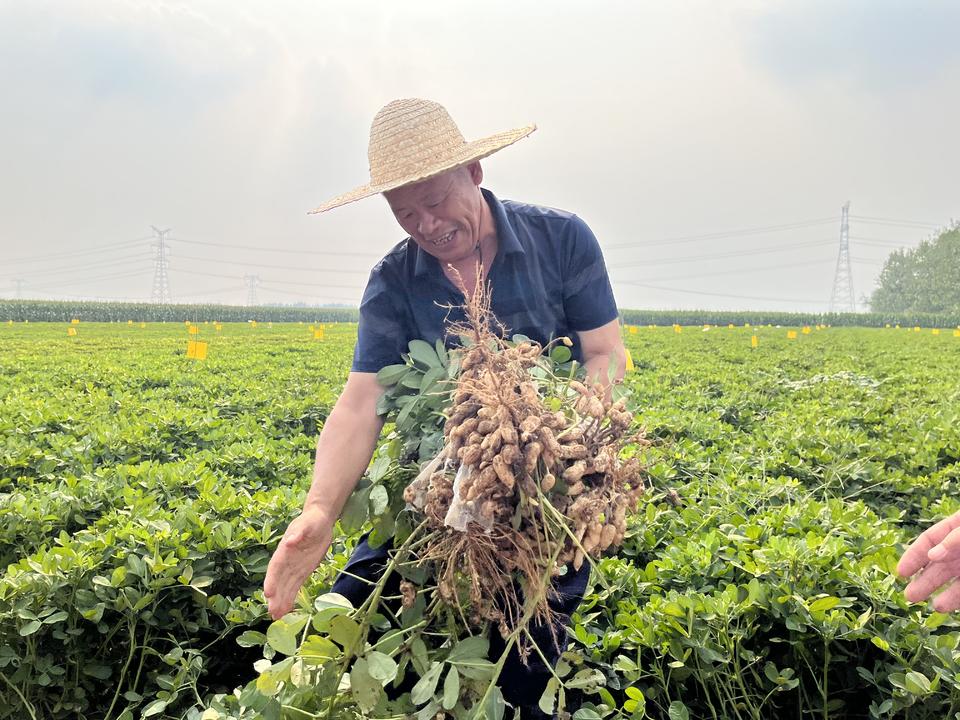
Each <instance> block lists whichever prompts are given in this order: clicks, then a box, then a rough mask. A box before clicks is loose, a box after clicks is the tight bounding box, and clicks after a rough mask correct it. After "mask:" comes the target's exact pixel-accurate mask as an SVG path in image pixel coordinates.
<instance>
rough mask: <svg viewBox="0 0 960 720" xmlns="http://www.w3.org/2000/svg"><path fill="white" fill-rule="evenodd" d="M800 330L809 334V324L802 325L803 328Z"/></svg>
mask: <svg viewBox="0 0 960 720" xmlns="http://www.w3.org/2000/svg"><path fill="white" fill-rule="evenodd" d="M801 332H803V334H804V335H809V334H810V326H809V325H804V326H803V330H802V331H801Z"/></svg>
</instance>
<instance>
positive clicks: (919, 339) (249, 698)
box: [0, 319, 960, 720]
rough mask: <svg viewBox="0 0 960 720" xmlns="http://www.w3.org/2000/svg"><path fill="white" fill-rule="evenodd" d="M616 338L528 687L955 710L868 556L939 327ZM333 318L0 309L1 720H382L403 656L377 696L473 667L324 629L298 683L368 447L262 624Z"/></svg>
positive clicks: (917, 479)
mask: <svg viewBox="0 0 960 720" xmlns="http://www.w3.org/2000/svg"><path fill="white" fill-rule="evenodd" d="M191 327H192V328H195V329H194V330H191V329H190V328H191ZM321 328H322V329H321ZM70 330H72V331H73V332H72V333H68V331H70ZM318 330H319V332H318ZM623 332H624V335H623V337H624V341H625V344H626V346H627V348H628V349H629V350H630V353H631V356H632V360H633V365H634V367H633V369H632V370H631V371H630V372H629V373H628V374H627V377H626V379H625V383H624V385H625V387H626V389H627V390H628V391H629V394H628V396H627V405H628V408H629V409H630V410H631V411H632V412H633V413H634V415H635V418H636V422H637V425H638V428H639V427H640V426H642V427H643V428H645V429H646V433H647V437H648V439H649V440H650V441H651V444H650V445H649V446H648V447H643V448H640V449H638V451H637V452H639V453H640V454H641V460H642V462H643V463H644V465H645V466H646V468H647V472H648V474H649V487H648V488H647V491H646V493H645V494H644V496H643V497H642V498H641V500H640V504H639V509H638V511H637V512H636V513H634V514H633V515H632V516H630V517H629V518H628V520H627V531H626V533H625V537H624V539H623V545H622V547H621V548H620V549H619V550H618V551H617V553H616V554H615V555H608V556H606V557H604V558H603V559H602V560H600V561H599V562H597V564H596V566H595V568H594V570H593V573H592V576H591V583H590V586H589V587H588V592H587V596H586V598H585V600H584V602H583V603H582V604H581V606H580V608H579V611H578V613H577V614H575V615H574V617H573V618H571V622H570V626H569V630H568V632H569V636H570V643H569V647H568V650H567V652H566V653H565V655H564V657H563V660H562V661H561V663H560V665H559V666H558V667H557V668H556V676H555V677H554V679H553V680H552V681H551V683H550V685H549V686H548V687H547V691H546V692H545V693H544V696H543V698H542V699H541V703H540V704H541V708H542V709H543V710H544V711H545V712H548V713H553V712H559V713H560V714H561V717H572V718H574V719H576V720H592V719H595V718H643V717H650V718H670V720H682V719H684V718H713V719H719V718H738V719H740V718H743V719H750V720H760V719H762V718H797V720H803V719H804V718H895V717H896V718H899V717H909V718H912V719H919V718H945V717H951V718H954V717H960V622H958V621H957V619H956V618H955V617H953V616H948V615H941V614H937V613H934V612H933V611H932V610H931V609H930V608H929V607H928V606H925V605H916V606H911V605H908V604H907V603H905V601H904V600H903V597H902V588H903V583H902V582H901V581H900V580H898V579H897V578H896V577H895V574H894V568H895V565H896V561H897V559H898V557H899V555H900V552H901V551H902V548H903V546H904V545H905V544H906V543H908V542H910V541H911V540H912V539H913V538H914V537H915V536H916V535H917V534H918V533H919V532H920V531H921V530H922V529H924V528H926V527H928V526H929V525H930V524H931V523H933V522H935V521H937V520H939V519H941V518H942V517H944V516H945V515H947V514H949V513H952V512H954V511H956V510H957V509H958V508H960V488H958V481H960V337H957V335H958V333H957V332H954V331H953V330H950V329H944V330H941V331H937V332H934V331H933V330H932V329H930V328H921V329H916V330H915V329H914V328H913V327H910V328H906V327H904V328H897V327H890V328H872V329H864V328H848V327H844V328H839V327H821V326H816V327H814V328H807V329H804V328H802V327H800V326H796V327H787V326H783V327H771V326H767V325H764V326H753V327H745V326H744V325H743V324H738V325H737V326H735V327H731V326H728V325H725V324H724V325H719V326H710V327H702V326H683V327H680V326H675V327H670V326H646V325H644V326H639V327H637V326H626V327H624V330H623ZM355 338H356V326H355V325H354V324H352V323H326V324H324V325H319V324H315V325H310V324H309V322H307V321H304V322H302V323H297V322H291V323H280V322H274V323H270V322H266V321H261V322H259V323H252V322H247V323H223V324H222V325H221V324H219V323H215V322H213V320H212V319H211V321H210V322H205V321H203V320H202V319H201V320H199V321H196V322H194V323H192V324H191V325H190V326H188V325H186V324H185V323H183V322H167V323H161V322H144V323H141V322H140V321H138V320H132V321H130V322H129V323H128V322H126V321H121V322H115V323H96V322H87V321H81V322H78V323H73V324H71V323H60V322H57V323H43V322H30V323H24V322H22V321H20V320H18V321H16V322H9V323H8V322H6V321H5V320H4V322H3V324H0V558H2V560H3V564H2V567H3V571H2V572H3V575H2V577H0V719H3V720H6V719H8V718H9V719H11V720H13V719H15V720H22V719H25V718H30V719H32V720H41V719H44V720H45V719H46V718H85V719H91V720H93V719H96V720H102V719H104V718H109V719H110V720H134V719H138V718H149V717H154V718H189V719H191V720H198V719H202V720H213V719H214V718H224V719H225V718H238V719H239V718H256V717H265V718H290V719H291V720H295V719H301V720H302V719H304V718H321V717H327V716H328V714H329V713H330V709H332V708H334V703H333V702H330V703H327V699H328V698H329V697H330V696H331V695H332V694H338V695H342V696H343V697H344V698H346V700H345V703H344V704H337V705H336V708H335V709H334V710H333V712H332V714H330V716H331V717H358V718H359V717H370V718H379V717H388V716H389V717H396V715H385V714H383V712H382V710H383V708H384V707H386V706H385V705H384V704H383V703H385V702H386V699H385V698H386V695H387V694H389V693H388V690H389V688H390V687H391V686H392V687H399V686H400V685H401V681H402V679H403V676H404V674H405V675H407V677H408V680H409V679H410V678H411V677H412V678H418V680H417V682H416V684H415V687H414V690H413V692H412V693H410V694H409V695H408V696H407V697H406V698H405V700H404V702H406V703H407V707H408V708H409V711H408V713H407V715H406V716H407V717H411V718H414V717H416V718H419V719H420V720H426V719H427V718H436V717H444V716H447V717H450V718H459V717H467V715H466V714H464V713H465V712H466V710H465V709H464V708H463V707H461V706H460V705H459V704H458V703H457V687H459V685H453V682H454V681H453V680H451V679H450V678H452V677H453V676H456V678H457V679H456V683H460V682H466V681H468V680H477V679H478V678H479V679H480V680H482V677H483V672H482V669H483V667H484V663H487V662H488V660H487V659H486V658H485V657H484V652H485V648H486V646H485V645H484V644H483V642H481V641H479V640H478V642H477V643H472V644H469V647H467V646H464V645H463V643H461V644H458V645H454V646H452V647H449V646H448V647H444V646H443V645H442V644H439V645H437V646H436V647H435V648H431V649H430V651H429V653H427V652H426V651H425V650H424V651H423V652H421V651H420V649H419V648H417V647H410V646H409V644H408V643H403V642H401V641H400V640H398V641H397V642H390V643H386V644H384V645H380V646H379V647H377V648H373V647H360V648H352V650H351V651H352V652H355V653H357V654H359V655H362V656H363V657H364V658H366V662H365V665H364V673H359V672H358V674H357V675H355V676H354V675H353V674H352V673H351V674H350V676H349V682H346V683H344V680H343V678H342V677H340V678H339V679H338V682H339V684H334V685H333V686H330V687H328V686H324V685H323V684H322V683H320V682H319V681H317V680H316V678H317V677H320V675H318V674H317V673H320V669H321V668H322V667H324V666H325V664H328V663H331V662H332V663H336V662H338V661H339V658H340V657H341V656H342V654H343V652H345V651H346V650H347V648H348V646H350V645H351V642H352V640H351V638H352V637H353V635H352V633H353V631H352V629H351V628H352V626H351V625H350V622H352V621H351V620H350V612H349V610H350V609H349V608H343V607H342V606H337V604H336V602H335V600H331V598H330V596H329V595H327V594H326V593H327V592H328V590H329V588H330V586H331V584H332V582H333V579H334V577H335V575H336V573H337V570H338V568H340V567H342V566H343V564H344V563H345V562H346V559H347V557H348V556H349V554H350V551H351V549H352V548H353V546H354V545H355V544H356V542H357V540H358V538H359V536H360V533H361V532H362V531H364V530H368V529H369V528H370V527H371V522H373V523H374V526H376V522H377V516H378V515H381V514H382V513H383V512H384V511H385V509H386V508H387V507H389V506H395V505H396V503H398V502H399V503H401V504H402V498H397V497H393V496H390V497H387V496H386V494H385V493H383V492H375V491H373V490H372V489H373V488H376V486H377V485H378V481H379V479H380V478H382V477H383V476H384V475H385V474H388V470H387V469H386V466H387V459H386V455H385V453H379V452H378V456H377V458H376V459H375V460H374V463H373V468H372V469H371V472H370V477H369V478H367V479H366V480H365V482H366V485H365V494H363V495H361V496H360V499H361V504H363V507H361V508H359V510H358V508H357V503H356V502H353V503H352V504H351V506H350V511H351V515H352V517H351V518H350V521H349V522H347V521H346V519H345V521H344V523H343V525H342V527H341V528H340V530H341V531H340V532H339V533H337V535H336V537H335V540H334V545H333V547H332V550H331V559H330V561H329V562H327V563H325V564H324V565H322V566H321V567H320V568H319V569H318V571H317V572H316V573H315V574H314V576H313V578H312V579H311V581H310V582H309V583H308V585H307V587H306V588H305V589H304V591H303V592H302V593H301V596H300V598H299V600H298V607H297V611H296V613H295V615H296V620H295V621H294V620H288V621H286V622H285V621H280V622H278V623H272V622H271V620H270V618H269V617H268V616H267V614H266V608H265V605H264V603H263V597H262V593H261V588H262V583H263V578H264V573H265V571H266V566H267V562H268V560H269V558H270V555H271V553H272V551H273V549H274V548H275V547H276V545H277V543H278V541H279V540H280V537H281V536H282V534H283V531H284V529H285V528H286V526H287V524H288V522H289V521H290V520H291V519H292V518H293V517H295V516H296V515H297V513H298V512H299V510H300V507H301V505H302V502H303V498H304V495H305V493H306V490H307V487H308V485H309V482H310V477H311V470H312V464H313V452H314V446H315V440H316V435H317V433H318V431H319V430H320V428H322V426H323V423H324V421H325V419H326V417H327V415H328V413H329V411H330V409H331V408H332V406H333V404H334V402H335V400H336V398H337V396H338V394H339V392H340V390H341V389H342V387H343V385H344V382H345V381H346V376H347V373H348V371H349V367H350V361H351V358H352V353H353V345H354V341H355ZM191 341H192V342H194V343H198V342H199V343H206V345H204V346H203V351H204V352H203V353H199V352H197V351H198V346H197V345H196V344H195V345H193V346H192V347H190V346H188V343H189V342H191ZM188 350H189V353H188ZM201 356H203V359H198V358H199V357H201ZM411 362H412V361H411ZM391 429H392V426H391V425H388V426H387V427H386V428H385V430H384V438H385V444H386V442H387V440H388V439H389V433H390V431H391ZM378 463H379V465H378ZM381 484H382V483H381ZM337 618H341V619H340V620H337ZM411 621H412V622H413V621H415V618H414V619H413V620H411ZM311 673H313V674H311ZM471 673H472V674H471ZM321 674H322V673H321ZM341 675H342V673H341ZM305 678H313V679H311V680H310V681H307V680H305ZM408 684H410V683H409V682H408ZM494 697H497V696H494ZM391 707H392V706H391ZM480 711H481V712H482V715H481V717H483V716H485V717H489V718H492V719H494V720H499V718H511V717H513V711H512V709H511V708H510V707H505V706H504V704H503V703H502V701H500V702H490V703H488V704H487V705H485V706H484V707H483V708H481V709H480ZM472 716H473V715H471V717H472Z"/></svg>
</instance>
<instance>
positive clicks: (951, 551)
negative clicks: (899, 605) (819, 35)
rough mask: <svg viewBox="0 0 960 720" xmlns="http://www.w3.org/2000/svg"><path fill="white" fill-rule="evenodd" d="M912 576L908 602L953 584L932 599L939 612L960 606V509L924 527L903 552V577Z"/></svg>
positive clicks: (905, 592)
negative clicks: (928, 526) (926, 527)
mask: <svg viewBox="0 0 960 720" xmlns="http://www.w3.org/2000/svg"><path fill="white" fill-rule="evenodd" d="M920 570H922V571H923V572H921V573H920V575H918V576H917V577H915V578H913V579H912V580H911V582H910V584H909V585H907V587H906V590H904V592H903V594H904V597H906V599H907V600H908V601H909V602H920V601H921V600H926V599H927V598H928V597H930V595H931V594H932V593H933V592H934V591H936V590H937V589H938V588H940V587H942V586H944V585H946V584H947V583H950V585H949V586H948V587H947V588H946V589H945V590H944V591H943V592H941V593H940V594H939V595H937V597H936V598H935V599H934V601H933V608H934V609H935V610H936V611H938V612H950V611H952V610H957V609H960V582H953V581H955V580H956V579H957V578H960V512H956V513H954V514H953V515H951V516H950V517H948V518H946V519H944V520H941V521H940V522H938V523H937V524H936V525H934V526H933V527H931V528H929V529H927V530H925V531H924V532H923V534H921V535H920V537H918V538H917V539H916V540H914V541H913V542H912V543H911V544H910V547H908V548H907V549H906V551H905V552H904V553H903V557H901V558H900V562H899V564H898V565H897V573H898V574H899V575H900V576H901V577H905V578H906V577H912V576H914V575H916V573H917V572H918V571H920Z"/></svg>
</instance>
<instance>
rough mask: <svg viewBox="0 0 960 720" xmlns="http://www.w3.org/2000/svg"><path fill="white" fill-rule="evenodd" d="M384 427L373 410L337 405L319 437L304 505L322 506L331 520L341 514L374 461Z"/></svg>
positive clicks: (381, 420)
mask: <svg viewBox="0 0 960 720" xmlns="http://www.w3.org/2000/svg"><path fill="white" fill-rule="evenodd" d="M382 428H383V419H382V418H380V417H378V416H376V415H375V414H372V411H369V410H367V411H365V409H364V408H357V407H354V406H350V405H346V406H344V405H342V404H340V403H338V404H337V405H335V406H334V409H333V411H332V412H331V413H330V417H328V418H327V422H326V423H325V424H324V426H323V430H322V431H321V432H320V438H319V440H317V457H316V461H315V462H314V465H313V483H312V484H311V485H310V491H309V492H308V493H307V499H306V502H305V503H304V505H305V506H309V505H315V506H317V507H320V508H322V509H323V511H324V512H325V513H326V515H327V517H329V518H330V521H331V523H332V522H333V521H334V520H335V519H336V518H338V517H339V516H340V511H341V510H342V509H343V506H344V504H345V503H346V502H347V498H348V497H350V493H351V492H353V488H354V487H355V486H356V484H357V481H358V480H359V479H360V477H361V476H362V475H363V473H364V471H365V470H366V469H367V466H368V465H369V464H370V458H371V457H372V456H373V451H374V448H376V445H377V439H378V438H379V437H380V430H381V429H382Z"/></svg>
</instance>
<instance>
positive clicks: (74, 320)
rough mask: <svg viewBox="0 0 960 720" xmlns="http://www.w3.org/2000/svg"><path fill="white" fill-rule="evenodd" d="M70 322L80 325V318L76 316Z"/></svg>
mask: <svg viewBox="0 0 960 720" xmlns="http://www.w3.org/2000/svg"><path fill="white" fill-rule="evenodd" d="M70 324H71V325H79V324H80V320H79V318H74V319H73V320H71V321H70Z"/></svg>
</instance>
